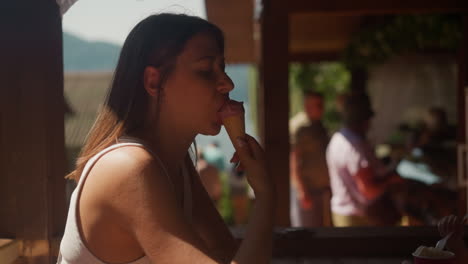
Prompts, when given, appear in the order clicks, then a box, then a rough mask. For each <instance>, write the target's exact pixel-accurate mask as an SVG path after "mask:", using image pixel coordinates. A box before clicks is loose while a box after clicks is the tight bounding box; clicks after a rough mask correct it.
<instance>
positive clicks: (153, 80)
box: [143, 66, 161, 96]
mask: <svg viewBox="0 0 468 264" xmlns="http://www.w3.org/2000/svg"><path fill="white" fill-rule="evenodd" d="M160 79H161V75H160V71H159V69H158V68H156V67H153V66H146V68H145V71H144V74H143V86H144V87H145V90H146V92H147V93H148V94H149V95H150V96H156V95H158V86H159V81H160Z"/></svg>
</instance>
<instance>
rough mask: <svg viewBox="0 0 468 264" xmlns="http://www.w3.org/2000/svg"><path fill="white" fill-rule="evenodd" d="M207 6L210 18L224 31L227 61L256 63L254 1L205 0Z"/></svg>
mask: <svg viewBox="0 0 468 264" xmlns="http://www.w3.org/2000/svg"><path fill="white" fill-rule="evenodd" d="M205 6H206V15H207V18H208V20H209V21H210V22H212V23H214V24H216V25H217V26H219V27H220V28H221V29H222V30H223V32H224V36H225V38H226V50H225V56H226V61H227V62H228V63H254V62H255V58H254V45H255V44H254V1H253V0H223V1H219V0H205ZM226 10H229V11H228V12H226Z"/></svg>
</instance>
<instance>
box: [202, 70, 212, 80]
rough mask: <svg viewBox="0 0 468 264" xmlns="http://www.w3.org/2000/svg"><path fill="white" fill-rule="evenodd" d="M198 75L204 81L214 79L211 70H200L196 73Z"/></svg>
mask: <svg viewBox="0 0 468 264" xmlns="http://www.w3.org/2000/svg"><path fill="white" fill-rule="evenodd" d="M198 74H199V75H200V76H201V77H203V78H205V79H212V78H213V77H214V71H213V70H202V71H198Z"/></svg>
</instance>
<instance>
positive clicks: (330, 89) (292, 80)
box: [289, 62, 351, 131]
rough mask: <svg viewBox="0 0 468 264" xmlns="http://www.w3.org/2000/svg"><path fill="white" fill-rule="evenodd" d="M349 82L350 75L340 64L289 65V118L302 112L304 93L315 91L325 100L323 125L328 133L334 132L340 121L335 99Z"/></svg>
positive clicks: (347, 87)
mask: <svg viewBox="0 0 468 264" xmlns="http://www.w3.org/2000/svg"><path fill="white" fill-rule="evenodd" d="M350 80H351V74H350V73H349V71H348V70H347V69H346V67H345V66H344V64H342V63H338V62H324V63H314V64H299V63H293V64H290V66H289V87H290V105H291V109H290V116H291V117H292V116H294V115H295V114H296V113H298V112H299V111H302V109H303V99H302V98H303V93H304V92H305V91H316V92H319V93H321V94H323V96H324V99H325V114H324V125H325V126H326V127H327V128H328V129H329V131H334V130H336V129H337V127H338V126H339V121H340V120H339V116H338V114H337V111H336V103H335V99H336V96H337V95H338V94H342V93H344V92H346V91H347V90H348V89H349V84H350Z"/></svg>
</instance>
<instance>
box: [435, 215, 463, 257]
mask: <svg viewBox="0 0 468 264" xmlns="http://www.w3.org/2000/svg"><path fill="white" fill-rule="evenodd" d="M466 220H467V218H466V217H465V218H463V219H461V218H459V217H456V216H455V215H449V216H446V217H444V218H442V219H441V220H440V221H439V223H438V225H437V226H438V228H439V233H440V235H441V236H442V237H445V236H447V235H449V234H451V236H450V238H449V240H448V241H447V246H448V248H449V249H451V250H457V249H460V248H465V244H464V243H465V242H464V241H463V235H464V225H465V223H466Z"/></svg>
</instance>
